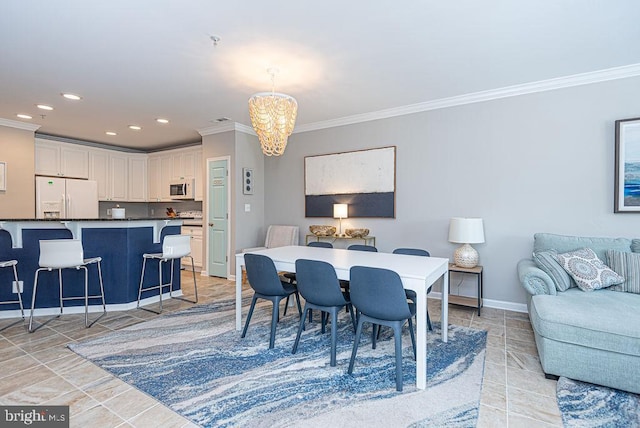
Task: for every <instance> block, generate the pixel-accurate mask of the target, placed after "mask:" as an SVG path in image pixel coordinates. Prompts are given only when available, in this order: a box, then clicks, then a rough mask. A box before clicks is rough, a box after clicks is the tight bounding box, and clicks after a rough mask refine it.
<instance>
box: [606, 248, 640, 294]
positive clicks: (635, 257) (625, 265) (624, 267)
mask: <svg viewBox="0 0 640 428" xmlns="http://www.w3.org/2000/svg"><path fill="white" fill-rule="evenodd" d="M607 262H608V263H609V266H611V269H613V270H614V271H615V272H616V273H617V274H618V275H620V276H624V277H625V281H624V282H623V283H622V284H620V285H615V286H613V287H611V289H612V290H615V291H626V292H627V293H635V294H640V254H639V253H624V252H622V251H615V250H608V251H607Z"/></svg>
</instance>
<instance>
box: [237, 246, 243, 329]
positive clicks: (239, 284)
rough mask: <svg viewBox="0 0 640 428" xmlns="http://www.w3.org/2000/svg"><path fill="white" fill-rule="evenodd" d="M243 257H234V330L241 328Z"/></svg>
mask: <svg viewBox="0 0 640 428" xmlns="http://www.w3.org/2000/svg"><path fill="white" fill-rule="evenodd" d="M243 260H244V257H242V258H240V257H236V330H238V331H240V329H241V328H242V266H243V263H242V261H243Z"/></svg>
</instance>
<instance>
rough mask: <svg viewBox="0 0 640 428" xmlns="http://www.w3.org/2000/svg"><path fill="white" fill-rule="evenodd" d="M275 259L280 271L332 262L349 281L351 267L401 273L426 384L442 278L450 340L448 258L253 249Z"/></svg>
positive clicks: (239, 262) (421, 384)
mask: <svg viewBox="0 0 640 428" xmlns="http://www.w3.org/2000/svg"><path fill="white" fill-rule="evenodd" d="M251 253H254V254H262V255H265V256H268V257H269V258H271V259H272V260H273V263H274V264H275V266H276V269H277V270H278V271H286V272H295V271H296V260H298V259H310V260H320V261H323V262H327V263H330V264H331V265H332V266H333V267H334V269H335V270H336V274H337V276H338V278H339V279H345V280H349V270H350V269H351V267H352V266H370V267H377V268H384V269H390V270H393V271H395V272H397V273H398V275H400V278H401V279H402V285H403V286H404V288H405V289H407V290H413V291H415V292H416V295H417V298H416V305H417V308H416V386H417V388H419V389H425V388H426V387H427V330H428V328H427V290H428V289H429V287H430V286H432V285H433V284H434V283H435V282H436V281H437V280H438V279H439V278H442V283H443V286H442V315H441V316H442V317H441V322H442V333H441V334H442V341H443V342H446V341H447V326H448V303H449V302H448V296H449V275H447V272H448V269H449V259H444V258H439V257H421V256H409V255H404V254H391V253H380V252H369V251H353V250H343V249H337V248H319V247H306V246H298V245H292V246H287V247H277V248H269V249H266V250H259V251H251ZM244 254H246V253H239V254H236V330H240V329H241V327H242V266H244Z"/></svg>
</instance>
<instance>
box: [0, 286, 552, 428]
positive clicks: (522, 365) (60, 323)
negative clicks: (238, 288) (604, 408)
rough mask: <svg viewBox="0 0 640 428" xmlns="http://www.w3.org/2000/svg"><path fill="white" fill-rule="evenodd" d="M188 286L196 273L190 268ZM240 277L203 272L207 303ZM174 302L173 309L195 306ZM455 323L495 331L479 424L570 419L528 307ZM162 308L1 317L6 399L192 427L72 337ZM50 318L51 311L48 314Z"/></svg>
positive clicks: (79, 421) (121, 420)
mask: <svg viewBox="0 0 640 428" xmlns="http://www.w3.org/2000/svg"><path fill="white" fill-rule="evenodd" d="M182 280H183V285H184V288H185V293H188V292H189V291H190V290H192V288H191V287H192V284H193V280H192V279H190V276H189V275H186V274H183V276H182ZM234 292H235V287H234V284H233V283H232V282H229V281H226V280H223V279H220V278H210V277H198V294H199V297H200V303H207V302H211V301H214V300H218V299H221V298H233V296H234ZM190 305H191V304H190V303H186V302H182V301H179V300H172V301H169V302H166V304H165V312H168V311H174V310H179V309H182V308H185V307H188V306H190ZM429 312H430V314H431V317H432V319H437V318H439V316H440V302H439V301H436V300H431V301H430V303H429ZM449 314H450V315H449V320H450V323H452V324H458V325H462V326H467V327H474V328H479V329H485V330H487V331H488V343H487V357H486V363H485V371H484V381H483V389H482V396H481V406H480V418H479V421H478V427H527V428H531V427H551V426H562V420H561V417H560V413H559V410H558V407H557V404H556V399H555V389H556V382H555V381H551V380H547V379H545V378H544V375H543V374H542V369H541V367H540V362H539V360H538V357H537V351H536V347H535V343H534V338H533V332H532V330H531V326H530V324H529V320H528V317H527V315H526V314H521V313H516V312H509V311H503V310H496V309H490V308H484V309H483V310H482V316H481V317H478V315H477V313H476V311H475V310H473V309H471V308H463V307H459V306H454V305H451V307H450V310H449ZM155 316H157V315H155V314H152V313H150V312H147V311H143V310H140V309H134V310H130V311H126V312H111V313H108V314H107V316H106V317H104V318H102V319H101V320H100V321H99V322H98V323H96V324H95V325H93V326H92V327H91V328H89V329H85V328H84V323H83V321H84V320H83V315H64V316H63V317H61V318H59V319H54V320H53V321H51V322H49V323H47V324H46V325H45V326H43V327H42V328H40V329H39V330H37V331H36V332H35V333H31V334H29V333H27V331H26V328H25V324H21V323H19V324H17V325H14V326H10V327H8V328H5V327H7V326H8V325H9V324H11V322H9V321H8V320H0V329H2V328H5V329H4V330H2V331H0V365H1V367H2V370H0V405H20V404H33V405H43V404H64V405H69V406H70V413H71V426H72V427H87V426H95V427H97V426H99V427H102V428H106V427H160V426H162V427H191V426H194V425H193V424H192V423H191V422H189V421H188V420H186V419H184V418H183V417H182V416H180V415H178V414H177V413H174V412H173V411H171V410H170V409H168V408H167V407H165V406H163V405H162V404H160V403H159V402H157V401H155V400H154V399H152V398H150V397H148V396H147V395H146V394H144V393H142V392H139V391H138V390H136V389H135V388H132V387H131V386H129V385H128V384H126V383H124V382H122V381H120V380H119V379H117V378H116V377H114V376H112V375H110V374H109V373H107V372H105V371H104V370H102V369H100V368H98V367H97V366H95V365H93V364H92V363H90V362H88V361H86V360H84V359H82V358H80V357H78V356H77V355H76V354H75V353H73V352H71V351H70V350H69V349H67V348H66V344H67V343H70V342H74V341H80V340H83V339H85V338H87V337H92V336H99V335H102V334H106V333H108V332H110V331H113V330H117V329H120V328H123V327H126V326H128V325H132V324H136V323H139V322H143V321H145V320H147V319H149V318H151V317H155ZM45 319H47V318H45Z"/></svg>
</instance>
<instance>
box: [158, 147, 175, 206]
mask: <svg viewBox="0 0 640 428" xmlns="http://www.w3.org/2000/svg"><path fill="white" fill-rule="evenodd" d="M172 179H173V156H171V155H164V156H160V199H161V200H162V201H171V195H170V194H169V183H171V180H172Z"/></svg>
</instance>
